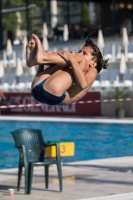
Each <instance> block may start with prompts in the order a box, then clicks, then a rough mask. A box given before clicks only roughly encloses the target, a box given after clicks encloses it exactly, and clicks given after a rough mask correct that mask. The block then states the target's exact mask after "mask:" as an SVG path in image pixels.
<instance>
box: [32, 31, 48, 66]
mask: <svg viewBox="0 0 133 200" xmlns="http://www.w3.org/2000/svg"><path fill="white" fill-rule="evenodd" d="M32 37H33V39H34V41H35V44H36V56H35V59H36V61H37V62H38V63H39V64H43V58H44V52H45V51H44V49H43V46H42V44H41V41H40V39H39V38H38V37H37V36H36V35H35V34H32Z"/></svg>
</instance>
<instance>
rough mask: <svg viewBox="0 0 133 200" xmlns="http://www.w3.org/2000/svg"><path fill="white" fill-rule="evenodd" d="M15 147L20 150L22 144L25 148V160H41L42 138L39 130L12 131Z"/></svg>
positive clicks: (42, 158)
mask: <svg viewBox="0 0 133 200" xmlns="http://www.w3.org/2000/svg"><path fill="white" fill-rule="evenodd" d="M12 135H13V138H14V141H15V147H16V148H18V149H19V150H20V151H21V150H22V149H21V147H22V145H24V146H25V149H26V157H27V161H28V162H30V161H43V160H44V145H45V143H44V140H43V136H42V131H41V130H36V129H20V130H15V131H13V132H12Z"/></svg>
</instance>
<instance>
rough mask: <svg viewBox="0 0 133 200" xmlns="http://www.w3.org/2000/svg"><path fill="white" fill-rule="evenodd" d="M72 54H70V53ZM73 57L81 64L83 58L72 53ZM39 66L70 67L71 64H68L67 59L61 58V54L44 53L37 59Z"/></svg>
mask: <svg viewBox="0 0 133 200" xmlns="http://www.w3.org/2000/svg"><path fill="white" fill-rule="evenodd" d="M69 53H70V52H69ZM70 54H71V55H72V56H76V60H77V62H78V63H79V62H81V57H79V56H77V54H75V53H70ZM37 62H38V64H42V65H53V64H54V65H59V66H62V67H68V66H69V65H70V63H68V62H67V61H66V60H65V59H63V58H62V57H61V56H60V52H50V53H49V52H47V51H44V52H43V56H39V57H38V58H37Z"/></svg>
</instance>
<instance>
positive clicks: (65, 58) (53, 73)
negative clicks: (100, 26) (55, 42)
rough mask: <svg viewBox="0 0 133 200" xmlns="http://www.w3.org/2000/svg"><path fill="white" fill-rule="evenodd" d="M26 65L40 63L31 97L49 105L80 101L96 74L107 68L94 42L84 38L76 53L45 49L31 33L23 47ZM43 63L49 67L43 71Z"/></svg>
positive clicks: (105, 61)
mask: <svg viewBox="0 0 133 200" xmlns="http://www.w3.org/2000/svg"><path fill="white" fill-rule="evenodd" d="M26 61H27V66H28V67H33V66H35V65H39V67H38V71H37V75H36V77H35V79H34V80H33V82H32V86H31V93H32V95H33V97H34V98H35V99H36V100H37V101H39V102H41V103H44V104H48V105H68V104H72V103H74V102H77V101H79V100H80V99H81V98H82V97H83V96H85V94H86V93H87V92H88V90H89V89H90V87H91V85H92V84H93V82H94V81H95V79H96V77H97V74H98V73H99V72H100V71H101V70H102V69H106V68H107V62H108V60H103V56H102V54H101V52H100V50H99V48H98V47H97V46H96V44H95V43H94V42H93V41H92V40H91V39H89V38H88V37H87V39H86V42H85V45H84V46H83V47H82V49H81V50H80V51H79V52H78V53H75V52H69V51H64V52H51V51H45V50H44V49H43V47H42V44H41V42H40V39H39V38H38V37H37V36H36V35H35V34H32V39H31V40H30V41H29V43H28V44H27V46H26ZM44 65H48V66H49V67H48V68H46V69H45V70H44Z"/></svg>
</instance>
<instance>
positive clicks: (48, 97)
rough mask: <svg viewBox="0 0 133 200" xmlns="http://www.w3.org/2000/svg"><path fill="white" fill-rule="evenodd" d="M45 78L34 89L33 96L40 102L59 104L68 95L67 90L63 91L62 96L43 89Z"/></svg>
mask: <svg viewBox="0 0 133 200" xmlns="http://www.w3.org/2000/svg"><path fill="white" fill-rule="evenodd" d="M44 82H45V80H44V81H42V82H40V83H38V84H37V85H36V86H35V87H34V88H33V89H32V90H31V93H32V96H33V97H34V98H35V99H36V100H37V101H39V102H40V103H44V104H48V105H58V104H60V103H61V102H62V101H63V100H64V99H65V97H66V92H64V93H63V95H62V96H59V97H58V96H55V95H53V94H50V93H49V92H47V91H45V90H44V89H43V84H44Z"/></svg>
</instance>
